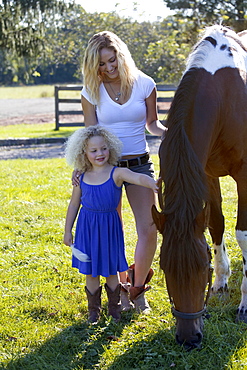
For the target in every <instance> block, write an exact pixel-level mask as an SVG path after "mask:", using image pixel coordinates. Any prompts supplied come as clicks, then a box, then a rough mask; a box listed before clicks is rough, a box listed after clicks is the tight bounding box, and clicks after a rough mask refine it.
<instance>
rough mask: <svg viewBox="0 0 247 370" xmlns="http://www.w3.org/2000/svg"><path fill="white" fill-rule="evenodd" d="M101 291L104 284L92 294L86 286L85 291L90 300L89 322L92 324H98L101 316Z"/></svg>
mask: <svg viewBox="0 0 247 370" xmlns="http://www.w3.org/2000/svg"><path fill="white" fill-rule="evenodd" d="M101 291H102V286H100V287H99V288H98V289H97V290H96V292H95V293H94V294H91V293H90V292H89V290H88V289H87V287H86V286H85V292H86V294H87V300H88V322H91V323H92V324H97V322H98V321H99V318H100V311H101Z"/></svg>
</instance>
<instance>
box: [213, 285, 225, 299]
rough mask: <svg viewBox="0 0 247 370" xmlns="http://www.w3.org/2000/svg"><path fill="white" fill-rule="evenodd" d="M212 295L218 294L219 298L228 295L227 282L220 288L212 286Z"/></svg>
mask: <svg viewBox="0 0 247 370" xmlns="http://www.w3.org/2000/svg"><path fill="white" fill-rule="evenodd" d="M210 295H211V296H218V297H219V298H223V297H224V298H225V297H227V296H228V295H229V289H228V285H227V284H225V286H222V287H220V288H219V289H214V287H212V289H211V294H210Z"/></svg>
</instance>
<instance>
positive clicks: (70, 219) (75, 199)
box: [63, 187, 81, 245]
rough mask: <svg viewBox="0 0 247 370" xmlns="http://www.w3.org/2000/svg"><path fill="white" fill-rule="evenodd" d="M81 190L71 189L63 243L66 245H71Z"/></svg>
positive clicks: (77, 188)
mask: <svg viewBox="0 0 247 370" xmlns="http://www.w3.org/2000/svg"><path fill="white" fill-rule="evenodd" d="M80 199H81V189H80V188H79V187H73V191H72V196H71V200H70V203H69V206H68V210H67V215H66V220H65V228H64V238H63V242H64V244H66V245H71V244H72V243H73V236H72V228H73V225H74V222H75V219H76V216H77V213H78V210H79V207H80Z"/></svg>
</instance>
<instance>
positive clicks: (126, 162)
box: [117, 153, 149, 168]
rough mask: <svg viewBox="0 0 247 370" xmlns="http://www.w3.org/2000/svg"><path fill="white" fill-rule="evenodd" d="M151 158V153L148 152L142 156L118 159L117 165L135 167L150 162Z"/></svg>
mask: <svg viewBox="0 0 247 370" xmlns="http://www.w3.org/2000/svg"><path fill="white" fill-rule="evenodd" d="M148 160H149V154H148V153H146V154H144V155H142V156H141V157H136V158H131V159H121V160H120V161H118V163H117V165H118V167H127V168H130V167H134V166H140V165H142V164H146V163H148Z"/></svg>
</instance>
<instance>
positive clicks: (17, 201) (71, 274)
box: [0, 156, 247, 370]
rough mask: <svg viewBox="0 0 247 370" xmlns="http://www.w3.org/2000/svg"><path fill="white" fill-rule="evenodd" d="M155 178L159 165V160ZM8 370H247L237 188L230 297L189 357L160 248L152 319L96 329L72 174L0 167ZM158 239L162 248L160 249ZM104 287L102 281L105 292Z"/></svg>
mask: <svg viewBox="0 0 247 370" xmlns="http://www.w3.org/2000/svg"><path fill="white" fill-rule="evenodd" d="M153 159H154V161H155V168H156V173H157V172H158V158H157V156H153ZM0 171H1V177H0V186H1V193H0V199H1V214H0V281H1V284H0V289H1V300H0V312H1V315H0V327H1V333H0V368H1V369H9V370H10V369H11V370H39V369H40V370H46V369H47V370H75V369H76V370H77V369H83V370H85V369H102V370H104V369H107V370H108V369H111V370H120V369H124V370H126V369H127V370H131V369H141V370H143V369H144V370H150V369H152V368H153V367H156V368H157V369H170V368H176V369H200V370H201V369H203V370H208V369H244V368H245V367H246V361H247V341H246V340H247V333H246V325H245V324H237V323H235V310H236V307H237V305H238V302H239V299H240V284H241V277H242V271H241V255H240V252H239V248H238V247H237V245H236V241H235V236H234V227H235V220H236V192H235V184H234V182H233V181H231V180H230V179H229V178H225V179H223V180H222V188H223V199H224V204H225V205H224V213H225V218H226V223H227V230H226V241H227V244H228V250H229V255H230V257H231V259H232V269H233V275H232V277H231V278H230V295H229V297H226V298H225V299H224V300H223V302H221V301H220V300H219V299H218V298H212V299H211V300H210V302H209V308H208V310H209V313H210V314H211V318H210V319H209V320H206V321H205V329H204V339H203V348H202V350H201V351H192V352H189V353H187V352H185V351H184V350H183V349H182V348H180V347H179V346H178V345H177V344H176V342H175V338H174V329H175V320H174V318H173V317H172V315H171V312H170V303H169V299H168V295H167V292H166V289H165V284H164V280H163V275H162V274H161V273H160V271H159V248H158V249H157V253H156V255H155V259H154V262H153V268H154V271H155V275H154V278H153V279H152V282H151V285H152V290H150V291H149V292H148V293H147V297H148V299H149V301H150V304H151V306H152V313H151V315H149V316H147V317H146V316H142V315H139V316H138V315H137V314H130V313H125V314H123V319H122V321H121V322H120V323H119V324H114V323H113V322H112V321H111V320H109V319H108V317H107V316H106V302H107V301H106V294H105V292H104V291H103V307H104V310H103V313H102V319H101V321H100V323H99V324H98V325H96V326H90V325H89V326H88V325H87V324H86V318H87V303H86V297H85V292H84V285H85V277H84V276H82V275H80V274H79V273H78V272H77V271H76V270H74V269H72V268H71V261H70V259H71V255H70V249H69V248H68V247H66V246H65V245H63V243H62V237H63V227H64V219H65V214H66V209H67V205H68V201H69V199H70V194H71V181H70V178H71V169H70V168H68V167H67V165H66V164H65V160H64V159H49V160H48V159H46V160H9V161H0ZM123 219H124V229H125V239H126V253H127V259H128V262H129V263H132V262H133V256H134V249H135V243H136V233H135V227H134V221H133V216H132V213H131V210H130V207H129V205H128V202H127V200H126V197H125V195H124V198H123ZM160 240H161V239H160V237H159V245H160ZM103 283H104V279H102V284H103Z"/></svg>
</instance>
